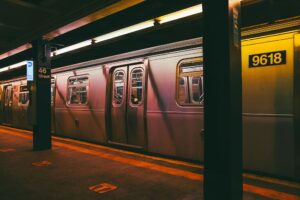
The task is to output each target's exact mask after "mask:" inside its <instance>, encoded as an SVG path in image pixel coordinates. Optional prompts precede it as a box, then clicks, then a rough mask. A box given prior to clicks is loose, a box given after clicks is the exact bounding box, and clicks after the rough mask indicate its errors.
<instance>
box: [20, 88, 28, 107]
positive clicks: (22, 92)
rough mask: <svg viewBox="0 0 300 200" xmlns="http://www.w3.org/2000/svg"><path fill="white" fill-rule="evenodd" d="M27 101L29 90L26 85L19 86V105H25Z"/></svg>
mask: <svg viewBox="0 0 300 200" xmlns="http://www.w3.org/2000/svg"><path fill="white" fill-rule="evenodd" d="M28 102H29V91H28V87H27V85H21V86H20V92H19V105H27V104H28Z"/></svg>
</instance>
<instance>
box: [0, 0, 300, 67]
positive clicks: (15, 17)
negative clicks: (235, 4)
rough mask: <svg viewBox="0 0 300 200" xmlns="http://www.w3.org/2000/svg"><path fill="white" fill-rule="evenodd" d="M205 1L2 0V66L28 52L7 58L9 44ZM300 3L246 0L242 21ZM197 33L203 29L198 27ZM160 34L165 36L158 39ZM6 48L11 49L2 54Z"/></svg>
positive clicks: (80, 35)
mask: <svg viewBox="0 0 300 200" xmlns="http://www.w3.org/2000/svg"><path fill="white" fill-rule="evenodd" d="M201 2H202V0H189V1H182V0H151V1H149V0H148V1H146V0H84V1H82V0H0V66H7V65H10V64H11V63H14V62H16V61H17V60H18V59H24V57H26V56H27V57H28V54H26V52H23V53H21V54H19V55H18V56H16V57H14V56H10V57H8V58H7V56H9V55H10V53H11V52H10V50H13V49H15V48H17V47H20V46H21V45H24V44H26V43H29V42H31V41H33V40H35V39H38V38H41V37H43V38H46V39H53V40H52V41H53V42H55V43H57V44H63V45H65V46H67V45H70V44H74V43H76V42H80V41H83V40H85V39H90V38H93V37H95V36H99V35H100V34H102V33H105V32H108V31H112V30H115V29H119V28H122V27H126V26H129V25H132V24H134V23H139V22H141V21H144V20H147V19H151V18H155V17H158V16H161V15H164V14H167V13H171V12H174V11H177V10H180V9H184V8H186V7H189V6H192V5H195V4H199V3H201ZM299 8H300V0H242V26H243V27H247V26H252V25H255V24H264V23H272V22H274V21H276V20H281V19H285V18H289V17H293V16H299V15H300V10H299ZM102 18H104V19H102ZM199 22H200V20H199ZM185 24H186V23H183V24H182V25H183V26H184V25H185ZM81 26H82V27H81ZM180 26H181V25H180ZM79 27H80V28H79ZM191 27H194V26H193V25H191ZM199 27H200V26H199ZM199 29H200V28H199ZM170 30H172V29H170ZM66 32H68V33H66ZM190 32H192V31H190ZM64 33H66V34H64ZM160 34H162V33H160ZM168 34H169V32H166V36H165V37H166V38H169V37H171V36H170V35H168ZM185 34H186V33H185ZM195 34H197V35H200V33H199V32H196V33H195ZM172 37H174V34H172ZM160 38H163V37H161V36H159V37H157V38H155V39H156V40H157V39H160ZM144 43H145V42H144ZM4 54H7V55H6V56H5V57H1V56H2V55H4ZM27 57H26V58H27Z"/></svg>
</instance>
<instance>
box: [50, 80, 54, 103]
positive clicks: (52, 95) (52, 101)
mask: <svg viewBox="0 0 300 200" xmlns="http://www.w3.org/2000/svg"><path fill="white" fill-rule="evenodd" d="M54 95H55V79H54V78H51V106H53V105H54V100H55V99H54Z"/></svg>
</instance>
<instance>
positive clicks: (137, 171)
mask: <svg viewBox="0 0 300 200" xmlns="http://www.w3.org/2000/svg"><path fill="white" fill-rule="evenodd" d="M52 143H53V149H52V150H47V151H37V152H34V151H32V133H31V132H30V131H24V130H19V129H15V128H9V127H5V126H0V199H1V200H12V199H13V200H17V199H22V200H24V199H26V200H31V199H33V200H35V199H37V200H40V199H48V200H49V199H73V200H77V199H80V200H84V199H89V200H90V199H105V200H107V199H108V200H109V199H122V200H123V199H124V200H126V199H128V200H129V199H130V200H131V199H139V200H140V199H145V200H146V199H164V200H165V199H172V200H173V199H178V200H194V199H203V190H202V187H203V166H202V165H199V164H193V163H188V162H183V161H177V160H172V159H166V158H160V157H155V156H149V155H143V154H139V153H133V152H129V151H125V150H118V149H114V148H110V147H107V146H101V145H96V144H90V143H86V142H81V141H76V140H72V139H65V138H58V137H53V140H52ZM243 188H244V198H243V199H244V200H254V199H258V200H265V199H284V200H300V184H299V183H296V182H291V181H286V180H279V179H274V178H269V177H262V176H258V175H254V174H244V185H243ZM216 192H217V191H216Z"/></svg>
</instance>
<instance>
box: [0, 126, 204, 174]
mask: <svg viewBox="0 0 300 200" xmlns="http://www.w3.org/2000/svg"><path fill="white" fill-rule="evenodd" d="M0 128H5V129H10V130H12V131H18V132H20V133H22V131H23V130H22V129H16V128H12V127H7V126H0ZM24 132H26V133H29V134H32V131H27V130H24ZM52 138H54V139H56V140H60V141H67V142H72V143H76V144H82V145H86V146H90V147H96V148H99V149H104V150H109V151H114V152H119V153H125V154H128V155H133V156H139V157H141V158H148V159H152V160H157V161H163V162H166V163H171V164H176V165H182V166H186V167H193V168H197V169H203V165H200V164H193V163H189V162H184V161H179V160H172V159H168V158H161V157H156V156H149V155H145V154H140V153H136V152H131V151H126V150H121V149H115V148H111V147H107V146H103V145H99V144H92V143H89V142H84V141H79V140H74V139H70V138H61V137H56V136H52Z"/></svg>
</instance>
